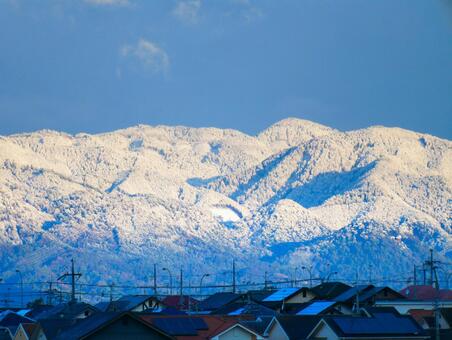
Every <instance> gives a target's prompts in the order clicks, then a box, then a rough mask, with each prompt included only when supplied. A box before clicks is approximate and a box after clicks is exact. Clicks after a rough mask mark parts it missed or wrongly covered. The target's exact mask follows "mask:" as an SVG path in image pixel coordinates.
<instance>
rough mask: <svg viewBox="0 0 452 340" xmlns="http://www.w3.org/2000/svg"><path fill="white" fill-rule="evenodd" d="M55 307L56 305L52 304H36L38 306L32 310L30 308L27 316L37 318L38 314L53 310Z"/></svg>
mask: <svg viewBox="0 0 452 340" xmlns="http://www.w3.org/2000/svg"><path fill="white" fill-rule="evenodd" d="M53 307H55V306H52V305H39V306H36V307H34V308H32V309H31V310H29V311H28V312H27V313H26V314H25V316H26V317H29V318H32V319H35V318H36V316H37V315H39V314H41V313H42V312H44V311H48V310H51V309H52V308H53Z"/></svg>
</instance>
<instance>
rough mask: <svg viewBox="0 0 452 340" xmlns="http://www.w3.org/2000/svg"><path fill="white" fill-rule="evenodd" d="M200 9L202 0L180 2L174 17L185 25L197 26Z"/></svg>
mask: <svg viewBox="0 0 452 340" xmlns="http://www.w3.org/2000/svg"><path fill="white" fill-rule="evenodd" d="M200 9H201V0H186V1H179V2H178V4H177V5H176V7H175V8H174V9H173V15H174V16H175V17H177V18H178V19H179V20H181V21H183V22H185V23H188V24H196V23H197V22H198V20H199V10H200Z"/></svg>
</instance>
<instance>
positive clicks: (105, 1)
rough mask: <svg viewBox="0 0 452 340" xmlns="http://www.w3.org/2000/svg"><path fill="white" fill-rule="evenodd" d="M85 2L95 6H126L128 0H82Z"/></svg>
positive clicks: (128, 2)
mask: <svg viewBox="0 0 452 340" xmlns="http://www.w3.org/2000/svg"><path fill="white" fill-rule="evenodd" d="M84 1H85V2H86V3H88V4H90V5H95V6H128V5H130V1H129V0H84Z"/></svg>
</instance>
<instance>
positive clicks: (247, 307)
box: [212, 301, 276, 316]
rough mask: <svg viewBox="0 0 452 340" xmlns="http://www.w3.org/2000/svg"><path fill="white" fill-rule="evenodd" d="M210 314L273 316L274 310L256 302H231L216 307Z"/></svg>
mask: <svg viewBox="0 0 452 340" xmlns="http://www.w3.org/2000/svg"><path fill="white" fill-rule="evenodd" d="M212 314H215V315H229V316H234V315H253V316H273V315H275V314H276V312H275V311H274V310H273V309H270V308H268V307H265V306H263V305H261V304H259V303H257V302H254V301H249V302H241V301H240V302H238V301H237V302H231V303H229V304H227V305H226V306H223V307H221V308H218V309H217V310H215V311H214V312H213V313H212Z"/></svg>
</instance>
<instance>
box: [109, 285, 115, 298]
mask: <svg viewBox="0 0 452 340" xmlns="http://www.w3.org/2000/svg"><path fill="white" fill-rule="evenodd" d="M114 286H115V284H114V283H111V284H110V302H112V301H113V287H114Z"/></svg>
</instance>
